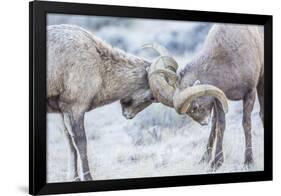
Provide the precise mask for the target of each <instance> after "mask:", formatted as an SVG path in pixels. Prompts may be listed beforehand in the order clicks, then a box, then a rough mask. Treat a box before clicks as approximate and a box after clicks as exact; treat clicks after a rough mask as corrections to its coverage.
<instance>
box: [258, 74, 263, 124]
mask: <svg viewBox="0 0 281 196" xmlns="http://www.w3.org/2000/svg"><path fill="white" fill-rule="evenodd" d="M257 91H258V98H259V103H260V118H261V120H262V123H263V125H264V116H263V115H264V114H263V113H264V79H263V78H261V79H260V81H259V83H258V86H257Z"/></svg>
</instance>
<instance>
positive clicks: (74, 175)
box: [61, 114, 81, 181]
mask: <svg viewBox="0 0 281 196" xmlns="http://www.w3.org/2000/svg"><path fill="white" fill-rule="evenodd" d="M61 117H62V120H63V125H64V133H65V136H66V144H67V145H68V147H69V150H70V153H69V160H68V167H69V168H68V172H69V178H70V179H72V180H74V181H81V179H80V177H79V170H78V154H77V151H76V149H75V145H74V143H73V136H72V134H71V133H72V131H71V126H70V120H69V117H68V116H67V114H61Z"/></svg>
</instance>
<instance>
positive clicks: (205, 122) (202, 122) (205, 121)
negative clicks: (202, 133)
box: [200, 116, 210, 126]
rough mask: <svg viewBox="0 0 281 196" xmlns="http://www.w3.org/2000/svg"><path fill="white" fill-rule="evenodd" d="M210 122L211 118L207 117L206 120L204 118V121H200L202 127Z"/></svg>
mask: <svg viewBox="0 0 281 196" xmlns="http://www.w3.org/2000/svg"><path fill="white" fill-rule="evenodd" d="M209 121H210V117H209V116H207V117H206V118H204V119H203V120H202V121H200V125H202V126H206V125H208V124H209Z"/></svg>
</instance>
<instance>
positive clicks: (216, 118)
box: [145, 24, 264, 169]
mask: <svg viewBox="0 0 281 196" xmlns="http://www.w3.org/2000/svg"><path fill="white" fill-rule="evenodd" d="M260 28H261V27H257V26H247V25H240V26H239V25H230V24H228V25H222V24H217V25H214V26H213V27H212V29H211V30H210V32H209V34H208V36H207V38H206V41H205V43H204V45H203V49H202V50H201V51H200V52H199V53H198V55H197V56H196V57H195V58H194V59H192V60H191V61H190V62H189V63H188V64H187V65H186V66H185V67H184V69H182V70H181V71H180V73H179V75H177V74H176V68H177V66H178V65H177V63H176V61H175V60H174V59H173V58H172V57H170V56H169V55H168V54H167V52H166V50H165V49H164V48H162V47H161V46H157V45H153V44H152V45H146V46H145V47H152V48H154V49H155V50H157V51H158V52H159V53H160V54H161V56H160V57H158V59H157V60H156V61H155V62H154V64H152V65H151V68H150V71H149V75H148V77H149V78H150V88H151V90H152V92H153V95H154V96H155V97H156V99H157V100H159V101H160V102H162V103H164V104H165V105H167V106H170V107H174V108H175V109H176V111H177V112H178V113H180V114H187V115H189V116H190V117H192V118H193V119H194V120H195V121H197V122H199V123H200V124H201V125H206V124H208V119H209V117H210V115H211V113H212V110H213V119H212V129H211V134H210V136H209V141H208V145H207V150H206V152H205V154H204V155H203V158H202V161H207V162H209V161H210V160H211V158H212V151H213V146H214V141H215V140H216V150H215V158H214V160H213V162H212V167H213V168H214V169H216V168H218V167H219V166H220V165H221V164H222V162H223V160H224V158H223V151H222V141H223V134H224V129H225V114H224V113H225V112H226V111H227V104H226V103H225V102H224V101H223V100H224V98H223V97H224V94H225V95H226V97H227V98H228V99H230V100H243V128H244V132H245V146H246V149H245V164H246V165H249V164H251V163H252V162H253V152H252V134H251V113H252V110H253V107H254V103H255V97H256V93H257V94H258V98H259V103H260V117H261V119H262V122H263V109H264V108H263V107H264V74H263V72H264V58H263V55H264V54H263V31H262V29H260ZM155 73H156V74H155ZM159 84H162V85H161V88H159ZM206 84H208V85H212V86H216V87H218V88H219V89H221V91H222V92H220V93H219V94H218V92H219V91H217V90H215V91H214V92H215V94H216V95H217V97H221V100H219V99H217V97H214V96H212V93H211V92H209V93H206V94H204V93H202V94H201V95H205V96H201V97H199V98H196V99H193V98H192V100H193V101H188V99H185V98H184V99H185V100H186V101H184V99H181V97H185V96H186V95H187V94H189V93H190V92H189V90H191V89H192V88H191V87H195V86H198V87H200V86H201V87H202V88H204V87H205V86H206ZM210 89H211V88H210ZM210 89H209V90H210ZM202 92H208V91H202ZM193 93H194V91H193ZM178 94H181V96H177V95H178ZM188 97H192V96H188ZM218 100H219V101H218ZM179 103H180V104H179Z"/></svg>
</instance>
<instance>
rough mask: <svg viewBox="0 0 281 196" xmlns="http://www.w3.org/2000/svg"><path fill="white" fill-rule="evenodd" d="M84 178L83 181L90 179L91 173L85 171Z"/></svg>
mask: <svg viewBox="0 0 281 196" xmlns="http://www.w3.org/2000/svg"><path fill="white" fill-rule="evenodd" d="M84 180H85V181H91V180H93V178H92V175H91V173H87V174H85V175H84Z"/></svg>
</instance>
